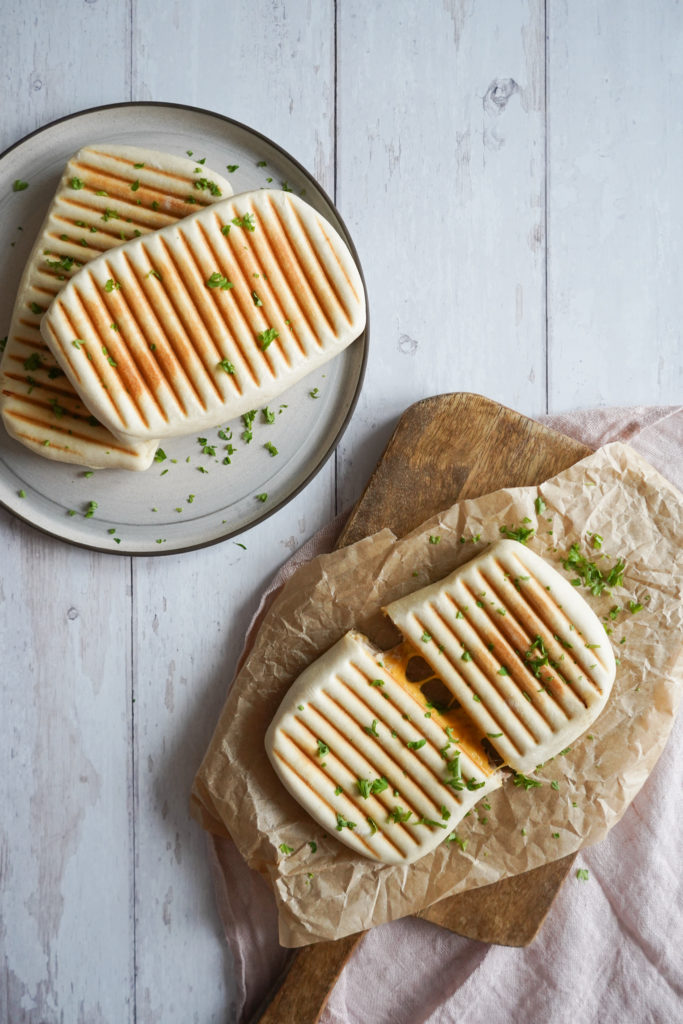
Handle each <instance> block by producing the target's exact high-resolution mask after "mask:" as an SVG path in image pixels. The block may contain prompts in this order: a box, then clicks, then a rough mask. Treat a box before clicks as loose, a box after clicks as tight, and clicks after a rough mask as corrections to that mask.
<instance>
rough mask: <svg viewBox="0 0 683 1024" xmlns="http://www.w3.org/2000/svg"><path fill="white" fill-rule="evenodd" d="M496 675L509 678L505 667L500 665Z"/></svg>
mask: <svg viewBox="0 0 683 1024" xmlns="http://www.w3.org/2000/svg"><path fill="white" fill-rule="evenodd" d="M497 674H498V675H499V676H509V675H510V673H509V672H508V670H507V669H506V667H505V665H501V666H500V668H499V669H498V673H497Z"/></svg>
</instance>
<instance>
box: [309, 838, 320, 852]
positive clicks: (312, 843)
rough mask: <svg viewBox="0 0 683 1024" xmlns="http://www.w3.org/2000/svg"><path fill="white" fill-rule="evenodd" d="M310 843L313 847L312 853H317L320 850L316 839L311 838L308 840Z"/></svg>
mask: <svg viewBox="0 0 683 1024" xmlns="http://www.w3.org/2000/svg"><path fill="white" fill-rule="evenodd" d="M308 845H309V846H310V848H311V853H317V851H318V844H317V843H316V842H315V840H313V839H309V840H308Z"/></svg>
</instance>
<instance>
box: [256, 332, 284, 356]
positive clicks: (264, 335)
mask: <svg viewBox="0 0 683 1024" xmlns="http://www.w3.org/2000/svg"><path fill="white" fill-rule="evenodd" d="M256 337H257V338H258V340H259V343H260V345H261V349H262V350H263V351H264V352H265V351H266V349H267V348H268V346H269V345H270V344H271V342H273V341H275V339H276V338H279V337H280V332H279V331H278V329H277V328H276V327H267V328H266V329H265V331H260V332H259V333H258V334H257V335H256Z"/></svg>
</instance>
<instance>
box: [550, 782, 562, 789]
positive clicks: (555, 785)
mask: <svg viewBox="0 0 683 1024" xmlns="http://www.w3.org/2000/svg"><path fill="white" fill-rule="evenodd" d="M550 788H551V789H554V790H558V789H559V788H560V784H559V782H558V781H557V779H553V781H552V782H551V783H550Z"/></svg>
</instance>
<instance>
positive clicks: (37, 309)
mask: <svg viewBox="0 0 683 1024" xmlns="http://www.w3.org/2000/svg"><path fill="white" fill-rule="evenodd" d="M30 310H31V312H32V313H35V314H36V316H38V314H39V313H44V312H45V307H44V306H39V305H38V303H37V302H32V303H31V305H30Z"/></svg>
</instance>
